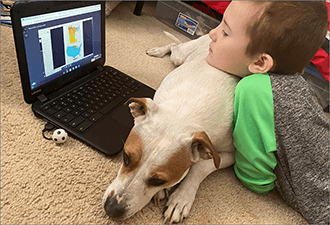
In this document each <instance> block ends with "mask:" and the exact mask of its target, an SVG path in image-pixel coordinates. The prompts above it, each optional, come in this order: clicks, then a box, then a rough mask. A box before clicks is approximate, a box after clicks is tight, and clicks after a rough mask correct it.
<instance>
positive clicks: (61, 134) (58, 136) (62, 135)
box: [52, 129, 68, 144]
mask: <svg viewBox="0 0 330 225" xmlns="http://www.w3.org/2000/svg"><path fill="white" fill-rule="evenodd" d="M67 138H68V134H67V133H66V132H65V130H63V129H57V130H55V131H54V133H53V136H52V139H53V141H54V142H55V143H56V144H61V143H64V142H65V141H66V139H67Z"/></svg>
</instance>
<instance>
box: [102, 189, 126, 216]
mask: <svg viewBox="0 0 330 225" xmlns="http://www.w3.org/2000/svg"><path fill="white" fill-rule="evenodd" d="M121 200H122V197H120V196H119V195H116V196H112V197H108V198H107V200H106V201H105V204H104V209H105V212H106V213H107V215H108V216H110V217H111V218H117V219H120V218H122V216H123V215H124V213H125V208H124V204H123V202H121Z"/></svg>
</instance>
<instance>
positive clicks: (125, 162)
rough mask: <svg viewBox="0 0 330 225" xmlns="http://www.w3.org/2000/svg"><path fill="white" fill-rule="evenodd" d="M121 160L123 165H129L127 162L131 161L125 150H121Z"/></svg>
mask: <svg viewBox="0 0 330 225" xmlns="http://www.w3.org/2000/svg"><path fill="white" fill-rule="evenodd" d="M123 161H124V164H125V166H129V164H130V163H131V159H130V156H129V155H127V154H126V152H125V151H124V152H123Z"/></svg>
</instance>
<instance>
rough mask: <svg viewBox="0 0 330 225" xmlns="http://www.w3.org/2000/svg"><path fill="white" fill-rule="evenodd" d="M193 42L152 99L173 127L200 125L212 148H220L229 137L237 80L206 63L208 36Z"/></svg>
mask: <svg viewBox="0 0 330 225" xmlns="http://www.w3.org/2000/svg"><path fill="white" fill-rule="evenodd" d="M195 41H199V43H198V44H196V43H195V45H194V46H195V48H194V51H193V52H192V53H191V54H190V55H189V56H188V57H187V58H186V59H185V61H184V63H183V64H182V65H181V66H179V67H178V68H176V69H175V70H173V71H172V72H171V73H170V74H169V75H168V76H167V77H166V78H165V79H164V81H163V82H162V84H161V85H160V87H159V88H158V90H157V92H156V94H155V97H154V101H155V103H156V104H157V105H158V107H159V108H161V109H162V110H164V111H166V110H167V111H168V115H170V116H168V118H169V122H172V126H178V128H177V129H184V126H190V127H191V126H195V127H196V129H201V128H203V130H205V131H206V132H207V133H208V135H209V136H210V139H211V140H212V142H213V143H214V144H215V147H216V148H217V145H218V147H219V148H221V147H222V146H223V145H226V144H225V143H223V141H222V140H223V139H228V138H229V136H230V126H231V121H232V112H233V97H234V91H235V87H236V84H237V81H238V80H237V78H236V77H234V76H232V75H229V74H227V73H225V72H222V71H220V70H218V69H216V68H214V67H212V66H210V65H209V64H208V63H207V61H206V56H207V54H208V44H209V43H210V39H209V37H208V36H203V37H202V38H200V39H197V40H195ZM205 49H206V50H205ZM172 55H173V53H172ZM182 121H186V122H185V123H187V124H182ZM190 129H191V128H190Z"/></svg>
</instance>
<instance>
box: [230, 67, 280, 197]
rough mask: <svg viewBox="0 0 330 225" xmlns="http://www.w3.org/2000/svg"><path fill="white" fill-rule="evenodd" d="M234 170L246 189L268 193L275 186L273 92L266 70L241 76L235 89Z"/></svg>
mask: <svg viewBox="0 0 330 225" xmlns="http://www.w3.org/2000/svg"><path fill="white" fill-rule="evenodd" d="M233 143H234V146H235V148H236V151H235V165H234V170H235V173H236V175H237V177H238V178H239V179H240V181H241V182H242V184H243V185H244V186H245V187H247V188H248V189H250V190H252V191H254V192H257V193H260V194H267V193H268V192H269V191H270V190H272V189H273V188H274V187H275V184H274V181H275V179H276V176H275V174H274V172H273V170H274V168H275V166H276V163H277V161H276V157H275V154H274V152H275V151H276V138H275V127H274V108H273V93H272V86H271V82H270V77H269V75H268V74H267V73H264V74H253V75H250V76H247V77H245V78H243V79H242V80H241V81H240V82H239V83H238V85H237V87H236V90H235V101H234V127H233Z"/></svg>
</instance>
